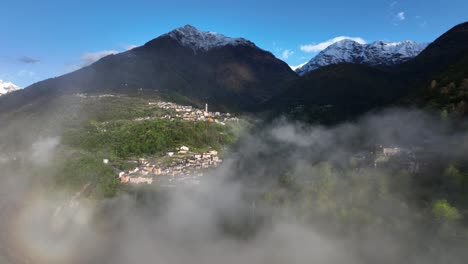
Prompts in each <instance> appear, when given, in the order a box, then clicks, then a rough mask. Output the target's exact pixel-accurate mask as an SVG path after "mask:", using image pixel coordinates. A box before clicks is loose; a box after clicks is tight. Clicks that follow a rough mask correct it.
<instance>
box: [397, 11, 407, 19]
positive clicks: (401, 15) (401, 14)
mask: <svg viewBox="0 0 468 264" xmlns="http://www.w3.org/2000/svg"><path fill="white" fill-rule="evenodd" d="M395 18H396V19H397V20H399V21H403V20H405V19H406V17H405V12H403V11H401V12H398V14H396V16H395Z"/></svg>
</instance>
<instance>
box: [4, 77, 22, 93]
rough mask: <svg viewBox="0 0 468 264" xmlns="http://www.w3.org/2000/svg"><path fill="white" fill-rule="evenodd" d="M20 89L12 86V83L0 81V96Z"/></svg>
mask: <svg viewBox="0 0 468 264" xmlns="http://www.w3.org/2000/svg"><path fill="white" fill-rule="evenodd" d="M18 89H20V88H19V87H18V86H16V85H15V84H13V83H12V82H4V81H2V80H0V96H2V95H5V94H7V93H11V92H14V91H16V90H18Z"/></svg>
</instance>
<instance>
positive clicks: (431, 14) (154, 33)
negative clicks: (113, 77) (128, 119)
mask: <svg viewBox="0 0 468 264" xmlns="http://www.w3.org/2000/svg"><path fill="white" fill-rule="evenodd" d="M0 10H1V14H2V23H0V80H3V81H11V82H13V83H15V84H17V85H19V86H21V87H26V86H28V85H30V84H32V83H34V82H37V81H41V80H44V79H47V78H52V77H56V76H60V75H62V74H65V73H68V72H71V71H73V70H76V69H79V68H80V67H83V66H85V65H88V64H90V63H92V62H93V61H95V60H97V59H99V58H100V57H102V56H105V55H106V54H110V53H116V52H122V51H125V50H127V49H129V48H132V47H135V46H139V45H143V44H144V43H146V42H147V41H149V40H151V39H154V38H156V37H158V36H159V35H161V34H164V33H166V32H169V31H171V30H173V29H175V28H178V27H181V26H184V25H186V24H191V25H193V26H195V27H197V28H199V29H201V30H205V31H215V32H218V33H222V34H224V35H227V36H231V37H244V38H247V39H249V40H251V41H253V42H254V43H255V44H257V46H259V47H261V48H262V49H265V50H268V51H271V52H272V53H273V54H274V55H275V56H276V57H278V58H279V59H282V60H284V61H285V62H287V63H288V64H289V65H298V64H301V63H303V62H306V61H308V60H309V59H311V58H312V57H314V56H315V55H316V54H317V53H318V52H319V51H320V50H322V49H324V48H325V47H326V46H327V45H329V44H331V43H333V41H336V40H339V39H342V38H343V37H347V38H353V39H355V40H358V41H360V42H367V43H369V42H372V41H376V40H383V41H402V40H414V41H418V42H431V41H433V40H435V39H436V38H437V37H438V36H440V35H441V34H443V33H444V32H445V31H447V30H449V29H450V28H451V27H453V26H455V25H456V24H459V23H461V22H465V21H468V13H467V10H468V1H466V0H445V1H442V0H424V1H422V0H400V1H393V0H360V1H349V0H346V1H344V0H334V1H323V0H322V1H315V0H304V1H303V0H296V1H295V0H289V1H275V0H269V1H266V0H236V1H213V0H199V1H193V0H191V1H188V0H185V1H182V0H171V1H157V0H153V1H150V0H132V1H128V0H126V1H121V0H114V1H108V0H99V1H98V0H80V1H66V0H61V1H58V0H41V1H37V0H27V1H26V0H15V1H12V0H0Z"/></svg>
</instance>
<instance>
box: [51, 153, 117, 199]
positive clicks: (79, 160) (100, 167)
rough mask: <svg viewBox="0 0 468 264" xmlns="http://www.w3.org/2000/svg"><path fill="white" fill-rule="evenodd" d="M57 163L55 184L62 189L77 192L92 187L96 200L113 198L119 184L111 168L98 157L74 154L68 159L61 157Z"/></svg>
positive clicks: (92, 193) (67, 157)
mask: <svg viewBox="0 0 468 264" xmlns="http://www.w3.org/2000/svg"><path fill="white" fill-rule="evenodd" d="M58 159H60V160H56V161H55V163H56V164H59V165H58V167H59V168H58V170H57V173H56V176H55V182H56V184H57V185H58V186H61V187H62V188H65V189H68V190H71V191H77V190H80V189H81V188H83V186H85V185H87V184H90V185H91V189H92V191H91V196H92V197H95V198H105V197H113V196H114V195H115V194H116V193H117V191H118V189H119V182H118V179H117V177H116V175H115V172H114V170H113V169H112V167H111V166H109V165H106V164H104V163H103V162H102V159H100V157H99V156H98V155H95V154H91V153H86V152H73V153H72V154H69V155H67V156H66V157H59V158H58Z"/></svg>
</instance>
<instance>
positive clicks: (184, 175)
mask: <svg viewBox="0 0 468 264" xmlns="http://www.w3.org/2000/svg"><path fill="white" fill-rule="evenodd" d="M104 162H108V161H104ZM221 162H222V160H221V159H220V158H219V157H218V152H217V151H216V150H210V151H207V152H204V153H197V152H191V151H190V149H189V148H188V147H186V146H181V147H180V148H179V149H178V150H177V151H168V152H167V153H166V156H165V157H164V158H161V159H155V160H153V161H149V160H147V159H143V158H142V159H139V160H138V161H136V165H137V166H136V167H135V168H134V169H131V170H127V171H122V172H120V173H119V180H120V182H121V183H122V184H158V185H159V186H163V187H176V186H195V185H199V184H200V178H201V177H203V176H204V174H205V172H206V170H208V169H210V168H216V167H218V166H219V165H220V164H221Z"/></svg>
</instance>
